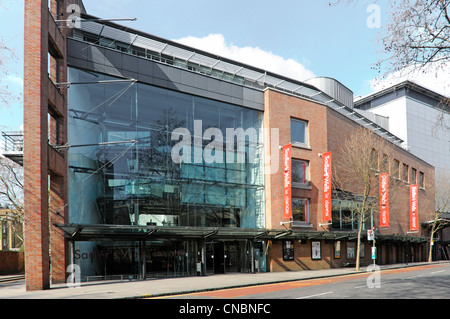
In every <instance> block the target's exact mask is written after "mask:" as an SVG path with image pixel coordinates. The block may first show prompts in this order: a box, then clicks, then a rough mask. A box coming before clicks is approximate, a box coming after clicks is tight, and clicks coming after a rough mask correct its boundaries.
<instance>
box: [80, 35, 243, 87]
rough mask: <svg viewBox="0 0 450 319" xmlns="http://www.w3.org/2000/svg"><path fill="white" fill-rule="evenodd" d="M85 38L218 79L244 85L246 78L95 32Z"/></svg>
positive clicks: (84, 36)
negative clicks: (108, 37) (95, 33)
mask: <svg viewBox="0 0 450 319" xmlns="http://www.w3.org/2000/svg"><path fill="white" fill-rule="evenodd" d="M83 40H84V41H86V42H89V43H92V44H96V45H100V46H104V47H107V48H110V49H115V50H119V51H121V52H124V53H128V54H133V55H136V56H139V57H143V58H147V59H151V60H154V61H158V62H163V63H165V64H169V65H173V66H177V67H181V68H184V69H188V70H190V71H194V72H198V73H201V74H205V75H209V76H212V77H215V78H218V79H222V80H226V81H230V82H234V83H237V84H241V85H244V84H245V79H244V78H243V77H241V76H238V75H234V74H232V73H228V72H224V71H220V70H216V69H212V68H210V67H207V66H203V65H200V64H197V63H192V62H188V61H186V60H183V59H178V58H175V57H173V56H170V55H165V54H161V53H159V52H156V51H151V50H148V49H144V48H141V47H136V46H134V45H129V44H126V43H123V42H120V41H117V40H111V39H107V38H101V37H98V36H96V35H93V34H84V35H83Z"/></svg>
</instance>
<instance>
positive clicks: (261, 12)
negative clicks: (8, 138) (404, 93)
mask: <svg viewBox="0 0 450 319" xmlns="http://www.w3.org/2000/svg"><path fill="white" fill-rule="evenodd" d="M23 1H24V0H0V39H1V40H2V41H3V42H4V43H5V44H6V45H7V46H8V47H11V48H13V49H14V52H15V54H16V56H17V59H16V60H14V61H12V62H10V63H9V64H7V68H8V76H3V77H2V78H1V79H0V81H2V82H3V84H7V85H8V87H9V88H10V89H11V91H12V92H13V93H15V94H17V95H20V94H21V93H22V89H23ZM330 1H333V0H315V1H308V0H280V1H268V0H245V1H243V0H227V1H225V0H190V1H186V0H165V1H161V0H84V4H85V7H86V10H87V12H88V13H90V14H92V15H95V16H98V17H101V18H110V19H113V18H136V21H127V22H118V23H120V24H123V25H127V26H129V27H131V28H133V29H137V30H141V31H144V32H146V33H149V34H153V35H155V36H159V37H162V38H166V39H170V40H174V41H178V42H181V43H183V44H186V45H189V46H191V47H194V48H199V49H202V50H205V51H208V52H211V53H214V54H217V55H220V56H224V57H227V58H231V59H233V60H236V61H240V62H243V63H246V64H250V65H254V66H256V67H259V68H262V69H266V70H268V71H272V72H274V73H278V74H280V75H284V76H287V77H290V78H293V79H295V80H299V81H303V80H307V79H309V78H312V77H316V76H324V77H332V78H335V79H337V80H338V81H339V82H341V83H342V84H344V85H345V86H347V87H348V88H349V89H350V90H352V91H353V93H354V96H355V97H357V96H364V95H367V94H370V93H372V92H373V91H374V90H377V89H379V88H380V84H379V83H378V82H377V81H376V80H375V78H376V77H377V76H378V73H377V71H376V70H375V69H374V68H373V66H374V65H375V63H376V62H377V61H378V59H379V58H380V57H381V56H382V52H381V48H380V46H379V45H378V44H379V32H380V28H383V26H384V23H385V22H386V19H387V13H386V10H387V8H388V6H387V5H386V2H387V1H386V0H380V1H377V5H378V9H380V10H379V15H378V16H375V15H374V14H376V11H375V9H374V8H373V7H371V5H370V1H367V2H366V1H362V2H359V3H358V4H350V5H347V4H340V5H337V6H336V5H331V6H330ZM378 18H379V20H376V19H378ZM374 19H375V20H374ZM377 21H379V22H380V24H379V25H377V24H376V23H374V22H377ZM421 76H422V77H423V75H421ZM444 78H448V76H445V77H444ZM422 80H423V81H422V83H421V84H426V85H425V86H427V87H430V88H431V89H435V88H436V86H437V85H439V82H442V78H440V79H439V80H440V81H436V79H434V80H432V81H434V82H430V81H431V80H429V79H422ZM417 82H420V81H417ZM441 93H446V92H441ZM447 95H449V94H447ZM22 118H23V107H22V105H21V103H20V102H13V103H9V105H5V104H4V103H3V104H1V103H0V130H1V131H5V130H19V129H21V128H22V123H23V120H22Z"/></svg>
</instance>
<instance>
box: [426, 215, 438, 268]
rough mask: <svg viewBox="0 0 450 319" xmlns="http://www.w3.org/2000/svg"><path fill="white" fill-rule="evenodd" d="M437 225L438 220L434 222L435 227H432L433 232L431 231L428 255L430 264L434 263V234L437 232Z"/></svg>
mask: <svg viewBox="0 0 450 319" xmlns="http://www.w3.org/2000/svg"><path fill="white" fill-rule="evenodd" d="M436 223H437V218H436V219H435V220H434V223H433V226H432V227H431V231H430V251H429V253H428V262H429V263H431V262H433V237H434V233H435V231H436Z"/></svg>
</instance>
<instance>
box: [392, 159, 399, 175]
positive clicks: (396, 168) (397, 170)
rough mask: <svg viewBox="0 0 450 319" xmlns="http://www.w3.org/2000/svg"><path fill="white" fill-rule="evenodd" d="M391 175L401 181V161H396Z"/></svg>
mask: <svg viewBox="0 0 450 319" xmlns="http://www.w3.org/2000/svg"><path fill="white" fill-rule="evenodd" d="M391 175H392V176H393V177H394V178H397V179H400V161H398V160H396V159H394V167H392V173H391Z"/></svg>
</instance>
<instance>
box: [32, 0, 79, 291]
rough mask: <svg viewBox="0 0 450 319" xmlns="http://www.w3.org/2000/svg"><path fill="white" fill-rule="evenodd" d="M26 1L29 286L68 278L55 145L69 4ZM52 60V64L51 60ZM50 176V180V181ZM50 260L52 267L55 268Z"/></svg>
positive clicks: (62, 129) (62, 167) (62, 179)
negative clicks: (64, 22)
mask: <svg viewBox="0 0 450 319" xmlns="http://www.w3.org/2000/svg"><path fill="white" fill-rule="evenodd" d="M71 3H75V4H78V5H79V6H80V9H81V10H82V11H83V10H84V7H83V5H82V2H81V1H74V0H51V1H50V8H49V7H48V4H49V2H48V1H43V0H40V1H25V16H24V22H25V23H24V38H25V43H24V52H25V55H24V207H25V226H24V232H25V237H26V241H25V270H26V272H25V277H26V288H27V290H40V289H46V288H49V286H50V272H51V279H52V282H53V283H63V282H65V278H66V265H67V260H68V258H67V249H66V248H67V243H66V242H65V239H64V236H63V233H62V231H61V230H60V229H58V228H56V227H55V226H54V224H57V223H59V224H60V223H64V222H65V221H67V218H66V216H67V214H66V213H67V205H66V202H67V195H66V194H67V178H66V176H67V158H66V156H65V153H64V151H57V150H55V149H54V148H53V147H51V145H62V144H64V143H65V142H66V136H67V121H66V112H67V111H66V101H65V94H66V92H65V91H66V90H65V87H58V86H57V85H56V83H57V82H66V81H67V80H66V79H67V58H66V57H67V52H66V35H67V33H68V32H70V30H69V29H68V28H60V26H59V24H58V22H56V20H63V19H64V17H67V16H68V15H69V14H70V13H68V12H66V11H67V10H66V9H67V7H68V5H69V4H71ZM49 61H50V64H49ZM49 181H50V184H49ZM50 265H51V267H50Z"/></svg>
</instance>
